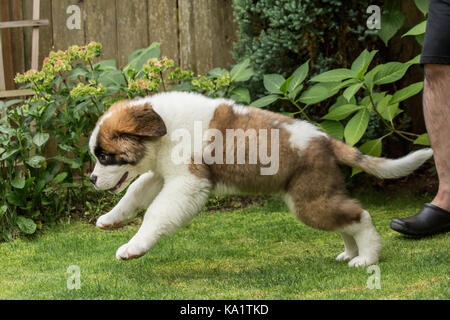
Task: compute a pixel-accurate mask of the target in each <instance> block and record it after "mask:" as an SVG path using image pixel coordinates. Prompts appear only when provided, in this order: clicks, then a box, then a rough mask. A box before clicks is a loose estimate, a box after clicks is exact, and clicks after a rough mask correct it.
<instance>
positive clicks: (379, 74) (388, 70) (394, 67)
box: [367, 62, 411, 85]
mask: <svg viewBox="0 0 450 320" xmlns="http://www.w3.org/2000/svg"><path fill="white" fill-rule="evenodd" d="M410 66H411V64H408V63H401V62H388V63H386V64H381V65H378V66H376V67H375V68H374V69H372V70H371V71H370V72H372V71H373V72H374V74H373V82H374V84H377V85H381V84H386V83H391V82H395V81H397V80H399V79H401V78H402V77H403V76H404V75H405V73H406V71H407V70H408V68H409V67H410ZM367 76H369V73H368V74H367Z"/></svg>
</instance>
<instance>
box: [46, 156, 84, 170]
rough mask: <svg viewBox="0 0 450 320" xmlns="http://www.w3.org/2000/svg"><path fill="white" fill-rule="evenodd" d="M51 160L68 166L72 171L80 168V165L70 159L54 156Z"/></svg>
mask: <svg viewBox="0 0 450 320" xmlns="http://www.w3.org/2000/svg"><path fill="white" fill-rule="evenodd" d="M53 159H54V160H57V161H61V162H64V163H66V164H68V165H70V167H71V168H72V169H78V168H80V167H81V164H80V163H78V162H77V161H76V160H74V159H71V158H66V157H62V156H54V157H53Z"/></svg>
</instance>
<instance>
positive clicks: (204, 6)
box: [178, 0, 236, 74]
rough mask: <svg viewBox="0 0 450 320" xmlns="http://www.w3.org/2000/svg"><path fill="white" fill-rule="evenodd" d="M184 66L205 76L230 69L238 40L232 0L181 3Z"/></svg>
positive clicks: (182, 57)
mask: <svg viewBox="0 0 450 320" xmlns="http://www.w3.org/2000/svg"><path fill="white" fill-rule="evenodd" d="M178 20H179V30H180V55H181V65H182V67H184V68H189V69H192V70H193V71H194V72H196V73H199V74H204V73H206V72H208V71H209V70H210V69H212V68H214V67H229V65H230V64H231V63H232V62H233V59H232V57H231V49H232V44H233V40H234V39H235V31H236V25H235V24H234V22H233V15H232V7H231V0H223V1H220V2H219V1H217V0H196V1H189V0H179V19H178Z"/></svg>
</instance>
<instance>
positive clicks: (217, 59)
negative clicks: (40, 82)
mask: <svg viewBox="0 0 450 320" xmlns="http://www.w3.org/2000/svg"><path fill="white" fill-rule="evenodd" d="M40 2H41V9H40V18H41V19H48V20H49V21H50V24H49V26H43V27H40V42H39V45H40V47H39V61H40V64H39V67H41V64H42V60H43V59H44V58H45V57H46V56H47V55H48V53H49V52H50V50H59V49H62V50H64V49H66V48H67V47H68V46H70V45H75V44H77V45H83V44H86V43H89V42H90V41H97V42H100V43H101V44H102V45H103V57H102V59H116V61H117V64H118V65H119V66H123V65H124V64H126V62H127V58H128V56H129V54H130V53H132V52H133V51H135V50H136V49H139V48H143V47H147V46H148V45H149V44H150V43H152V42H155V41H157V42H160V43H161V48H162V55H164V56H167V57H169V58H172V59H174V60H175V61H177V62H178V63H179V65H181V67H183V68H187V69H191V70H193V71H194V72H196V73H205V72H207V71H208V70H210V69H212V68H214V67H228V66H229V65H230V64H231V63H233V60H232V57H231V50H232V46H233V41H234V39H235V31H236V25H235V23H234V22H233V12H232V7H231V2H232V0H41V1H40ZM70 5H77V6H78V7H79V8H80V10H81V11H80V12H81V20H80V21H81V23H80V28H79V29H72V30H70V29H69V28H68V27H67V20H68V19H69V18H70V16H71V15H72V14H71V12H70V11H69V13H68V12H67V9H68V7H69V6H70ZM31 18H32V0H0V21H13V20H28V19H31ZM1 32H2V39H3V41H2V43H3V56H4V65H5V77H6V89H14V82H13V77H14V75H15V74H16V73H17V72H23V71H25V70H28V69H29V68H30V60H31V57H30V56H31V29H30V28H17V29H2V30H1Z"/></svg>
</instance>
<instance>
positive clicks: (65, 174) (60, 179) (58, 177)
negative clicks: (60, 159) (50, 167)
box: [52, 172, 68, 184]
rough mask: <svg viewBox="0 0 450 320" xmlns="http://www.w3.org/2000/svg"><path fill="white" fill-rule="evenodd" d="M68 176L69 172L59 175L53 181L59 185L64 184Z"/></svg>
mask: <svg viewBox="0 0 450 320" xmlns="http://www.w3.org/2000/svg"><path fill="white" fill-rule="evenodd" d="M67 175H68V173H67V172H61V173H60V174H58V175H57V176H56V177H55V179H53V181H52V182H53V183H54V184H59V183H61V182H63V181H64V179H66V177H67Z"/></svg>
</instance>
